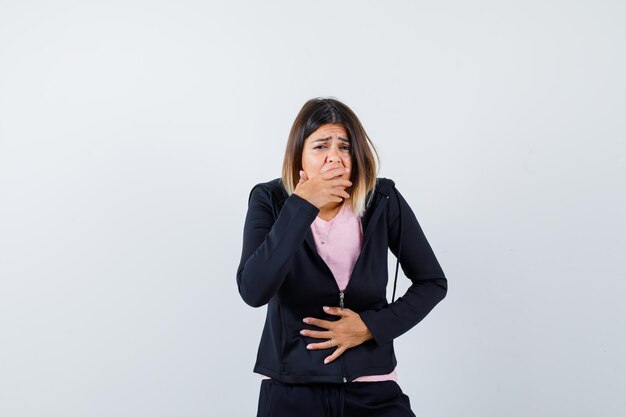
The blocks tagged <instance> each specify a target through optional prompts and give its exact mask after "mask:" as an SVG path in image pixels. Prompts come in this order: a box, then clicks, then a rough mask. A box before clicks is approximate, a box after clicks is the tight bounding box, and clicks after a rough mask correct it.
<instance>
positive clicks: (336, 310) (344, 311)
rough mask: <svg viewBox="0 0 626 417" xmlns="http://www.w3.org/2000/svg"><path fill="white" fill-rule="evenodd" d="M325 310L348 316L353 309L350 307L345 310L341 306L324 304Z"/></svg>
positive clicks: (334, 314) (329, 312) (335, 314)
mask: <svg viewBox="0 0 626 417" xmlns="http://www.w3.org/2000/svg"><path fill="white" fill-rule="evenodd" d="M324 311H325V312H327V313H328V314H332V315H333V316H340V317H347V316H349V315H350V313H351V312H352V310H350V309H349V308H344V309H343V310H342V309H341V308H339V307H326V306H324Z"/></svg>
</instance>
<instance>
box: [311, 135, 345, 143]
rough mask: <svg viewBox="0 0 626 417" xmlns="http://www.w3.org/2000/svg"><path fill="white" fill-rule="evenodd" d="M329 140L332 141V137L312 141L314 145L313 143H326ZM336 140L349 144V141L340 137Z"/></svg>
mask: <svg viewBox="0 0 626 417" xmlns="http://www.w3.org/2000/svg"><path fill="white" fill-rule="evenodd" d="M331 139H332V136H328V137H325V138H320V139H315V140H314V141H313V143H315V142H328V141H329V140H331ZM337 139H338V140H340V141H342V142H346V143H350V139H346V138H340V137H337Z"/></svg>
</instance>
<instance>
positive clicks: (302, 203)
mask: <svg viewBox="0 0 626 417" xmlns="http://www.w3.org/2000/svg"><path fill="white" fill-rule="evenodd" d="M289 200H291V201H293V204H295V205H297V206H298V207H301V208H303V209H305V210H307V211H309V212H311V213H313V214H315V216H317V215H318V214H319V212H320V209H319V208H317V206H316V205H315V204H313V203H311V202H309V200H307V199H305V198H302V197H300V196H299V195H298V194H293V193H292V194H291V195H290V196H289V197H288V198H287V200H286V201H289Z"/></svg>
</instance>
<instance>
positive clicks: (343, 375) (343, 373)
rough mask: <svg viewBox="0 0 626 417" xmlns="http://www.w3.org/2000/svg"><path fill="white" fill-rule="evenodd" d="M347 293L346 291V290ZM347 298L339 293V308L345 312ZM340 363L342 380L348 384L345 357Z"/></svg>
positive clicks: (341, 358) (340, 359)
mask: <svg viewBox="0 0 626 417" xmlns="http://www.w3.org/2000/svg"><path fill="white" fill-rule="evenodd" d="M344 291H345V289H344ZM344 296H345V294H344V292H343V291H341V290H340V291H339V308H340V309H341V310H343V297H344ZM339 363H340V364H341V380H342V381H343V382H344V383H346V382H348V379H347V378H346V370H345V369H344V367H343V355H341V356H339Z"/></svg>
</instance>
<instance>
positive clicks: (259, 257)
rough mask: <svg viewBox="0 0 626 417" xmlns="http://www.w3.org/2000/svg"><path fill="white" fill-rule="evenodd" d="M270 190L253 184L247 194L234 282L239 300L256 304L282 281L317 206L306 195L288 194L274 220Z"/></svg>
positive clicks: (273, 290) (263, 299)
mask: <svg viewBox="0 0 626 417" xmlns="http://www.w3.org/2000/svg"><path fill="white" fill-rule="evenodd" d="M273 213H274V210H273V206H272V200H271V197H270V190H269V189H268V188H267V187H266V186H262V184H257V185H255V186H254V187H253V188H252V190H251V191H250V195H249V197H248V212H247V214H246V220H245V224H244V228H243V248H242V253H241V261H240V263H239V267H238V269H237V286H238V288H239V294H240V295H241V298H243V300H244V301H245V302H246V303H247V304H249V305H251V306H252V307H260V306H262V305H264V304H267V302H268V301H269V300H270V298H272V296H273V295H274V294H276V292H277V291H278V289H279V288H280V286H281V285H282V283H283V281H284V279H285V277H286V275H287V271H288V269H289V265H290V260H291V259H292V257H293V255H294V254H295V253H296V251H297V250H298V249H299V248H300V247H301V245H302V242H303V241H304V239H305V237H306V233H307V231H308V229H309V227H310V226H311V223H313V220H315V217H316V216H317V214H318V213H319V209H318V208H317V207H316V206H315V205H314V204H311V203H310V202H309V201H307V200H306V199H304V198H302V197H300V196H298V195H297V194H291V195H290V196H289V197H288V198H287V199H286V200H285V202H284V204H283V207H282V209H281V211H280V214H279V215H278V217H277V218H276V220H274V214H273Z"/></svg>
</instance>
